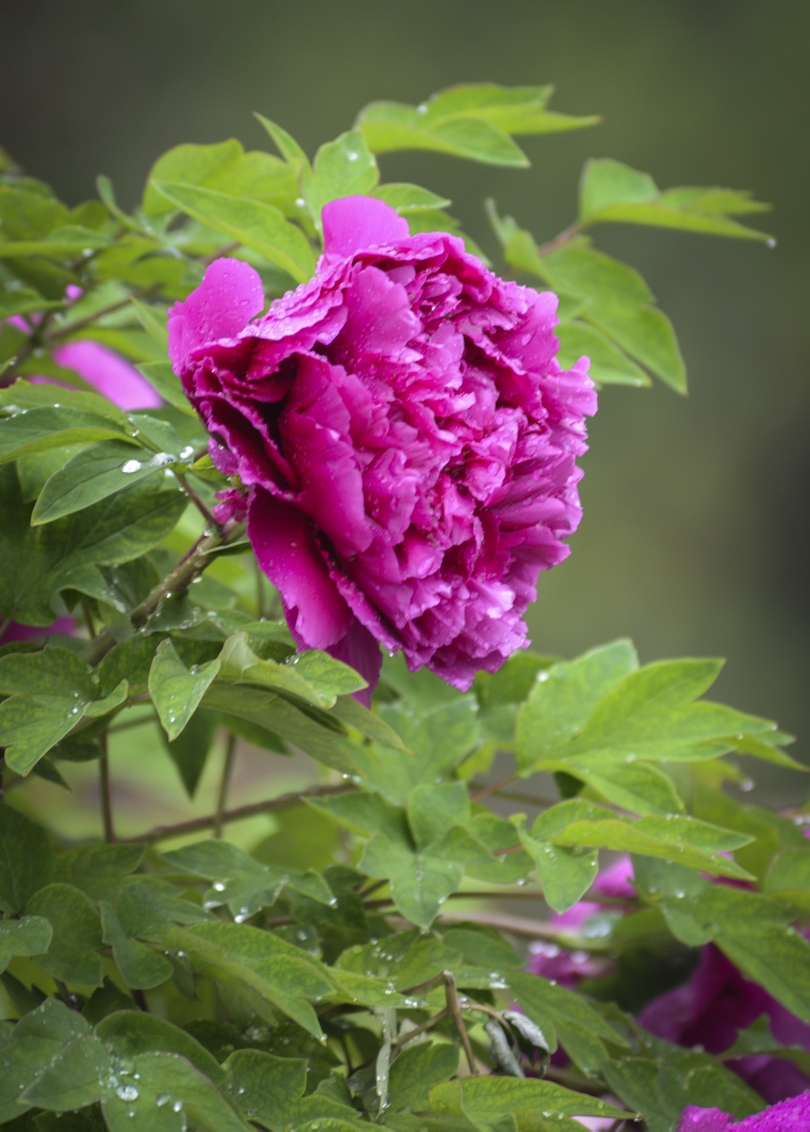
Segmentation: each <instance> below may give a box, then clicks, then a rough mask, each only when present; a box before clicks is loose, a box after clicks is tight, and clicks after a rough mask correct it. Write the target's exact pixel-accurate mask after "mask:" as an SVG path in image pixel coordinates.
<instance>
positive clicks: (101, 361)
mask: <svg viewBox="0 0 810 1132" xmlns="http://www.w3.org/2000/svg"><path fill="white" fill-rule="evenodd" d="M53 356H54V360H55V361H56V362H57V364H58V365H60V366H64V367H65V368H66V369H72V370H75V371H76V373H77V374H78V375H79V377H82V378H84V380H85V381H86V382H87V384H88V385H92V386H93V388H94V389H96V390H98V392H99V393H100V394H101V395H102V397H106V398H107V400H108V401H112V403H113V405H117V406H118V408H119V409H124V410H125V412H134V411H135V410H136V409H156V408H158V407H159V406H160V405H162V404H163V402H162V401H161V399H160V397H159V396H158V394H157V393H156V392H155V390H154V389H153V388H152V386H151V385H150V384H149V382H148V381H147V380H146V379H145V378H143V377H141V375H140V374H139V373H138V371H137V370H136V369H135V367H134V366H131V365H130V364H129V362H127V361H124V359H123V358H121V357H119V356H118V354H114V353H113V352H112V350H108V349H107V347H106V346H102V345H101V344H100V343H98V342H68V343H67V344H66V345H64V346H59V347H57V349H55V350H54V352H53ZM36 380H37V378H34V381H36ZM40 380H45V381H47V380H48V379H47V378H44V379H40Z"/></svg>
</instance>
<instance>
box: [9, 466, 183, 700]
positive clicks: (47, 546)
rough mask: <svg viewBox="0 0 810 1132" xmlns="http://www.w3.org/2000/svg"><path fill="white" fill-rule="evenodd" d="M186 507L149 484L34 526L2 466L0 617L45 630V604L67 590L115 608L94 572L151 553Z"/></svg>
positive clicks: (179, 497) (48, 611)
mask: <svg viewBox="0 0 810 1132" xmlns="http://www.w3.org/2000/svg"><path fill="white" fill-rule="evenodd" d="M185 506H186V499H185V496H184V495H183V494H182V493H181V492H180V491H177V490H175V489H171V490H163V488H162V485H161V484H159V483H152V482H151V481H149V480H147V481H145V482H144V483H140V484H134V485H133V486H131V487H128V488H125V489H124V491H122V492H120V493H119V494H118V495H116V496H115V497H110V498H108V499H104V500H101V501H100V502H99V503H95V504H93V506H92V507H88V508H86V509H85V510H84V511H80V512H77V513H76V514H75V515H72V516H65V517H64V518H62V519H58V520H56V521H55V522H53V523H48V524H47V525H46V526H45V527H41V528H36V529H33V528H31V527H30V525H29V519H30V507H27V506H26V505H25V504H24V503H23V501H22V499H21V493H20V489H19V484H18V482H17V477H16V475H15V474H14V469H13V468H3V469H0V559H2V561H3V564H4V569H3V571H2V573H0V613H2V615H3V616H6V617H13V618H15V619H16V620H19V621H22V622H24V623H26V624H35V625H49V624H51V622H52V621H53V619H54V610H53V607H52V605H51V601H52V599H53V598H54V597H55V595H56V594H57V593H59V592H60V590H63V589H67V588H71V589H75V590H78V591H79V592H80V593H85V594H88V595H89V596H92V597H96V598H98V599H99V600H101V601H107V602H108V603H109V604H111V605H113V606H114V607H116V608H118V607H120V606H121V604H122V602H121V598H120V597H119V596H117V595H116V593H115V592H114V591H113V590H112V589H111V586H110V581H109V580H108V578H107V577H106V576H105V575H104V573H103V572H102V570H101V569H100V567H102V566H112V565H117V564H119V563H123V562H127V561H130V560H132V559H134V558H138V557H140V556H141V555H142V554H145V553H146V552H147V551H148V550H151V549H152V547H154V546H156V545H157V543H159V542H160V541H161V540H162V539H163V538H165V536H166V535H167V534H169V532H170V531H171V530H172V529H173V528H174V526H175V524H176V522H177V520H178V519H179V517H180V515H181V513H182V512H183V510H184V509H185ZM126 608H127V607H126V606H124V607H123V608H122V609H121V610H120V611H121V612H126ZM116 683H117V682H116ZM115 686H116V685H113V687H115ZM109 690H110V691H112V688H111V689H109Z"/></svg>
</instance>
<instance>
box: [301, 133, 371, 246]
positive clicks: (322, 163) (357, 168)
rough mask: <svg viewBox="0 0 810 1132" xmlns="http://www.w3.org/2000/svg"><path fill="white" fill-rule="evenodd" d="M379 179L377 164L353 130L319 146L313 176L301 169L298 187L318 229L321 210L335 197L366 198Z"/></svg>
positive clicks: (360, 134)
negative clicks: (299, 185)
mask: <svg viewBox="0 0 810 1132" xmlns="http://www.w3.org/2000/svg"><path fill="white" fill-rule="evenodd" d="M379 179H380V173H379V170H378V168H377V162H376V161H375V160H374V156H373V154H372V153H371V152H370V151H369V149H368V146H367V145H366V143H365V139H364V138H363V135H362V133H360V131H359V130H352V131H350V132H348V133H345V134H341V135H340V137H338V138H335V140H334V141H332V142H327V143H326V144H325V145H322V146H321V147H320V149H319V150H318V152H317V153H316V154H315V162H314V165H313V170H312V175H311V176H310V175H309V171H308V170H307V169H306V167H304V169H303V170H302V177H301V187H302V189H303V192H304V196H305V197H306V198H307V204H308V205H309V209H310V212H311V213H312V217H313V219H314V220H315V223H316V224H317V225H318V226H320V220H321V209H322V208H323V206H324V205H325V204H328V203H329V201H331V200H337V198H338V197H348V196H367V195H368V194H369V193H370V192H371V190H372V189H373V188H374V187H375V185H376V184H377V181H378V180H379Z"/></svg>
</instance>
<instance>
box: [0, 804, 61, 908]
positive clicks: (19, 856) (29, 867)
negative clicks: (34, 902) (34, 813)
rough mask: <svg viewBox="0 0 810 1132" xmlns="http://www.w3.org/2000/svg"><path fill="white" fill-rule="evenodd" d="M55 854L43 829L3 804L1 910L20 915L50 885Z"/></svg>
mask: <svg viewBox="0 0 810 1132" xmlns="http://www.w3.org/2000/svg"><path fill="white" fill-rule="evenodd" d="M53 871H54V852H53V848H52V847H51V843H50V841H49V839H48V835H47V833H46V832H45V830H44V829H42V827H41V826H38V825H35V824H34V822H32V821H31V820H30V818H27V817H25V816H24V814H21V813H19V812H18V811H17V810H14V809H12V808H11V806H9V805H6V804H0V910H2V911H3V912H12V913H15V914H18V913H20V912H22V911H23V909H24V908H25V906H26V904H27V903H28V901H29V899H30V898H31V897H32V896H33V895H34V893H35V892H37V891H39V889H40V888H43V887H44V886H45V885H46V884H49V883H50V881H51V878H52V877H53Z"/></svg>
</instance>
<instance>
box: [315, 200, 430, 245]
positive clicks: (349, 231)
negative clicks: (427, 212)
mask: <svg viewBox="0 0 810 1132" xmlns="http://www.w3.org/2000/svg"><path fill="white" fill-rule="evenodd" d="M321 218H322V220H323V250H324V253H325V255H328V256H351V255H354V253H355V252H359V251H364V250H365V249H366V248H373V247H378V246H380V245H384V244H396V243H398V242H399V241H400V240H406V239H407V238H408V236H409V235H410V230H409V228H408V221H407V220H405V219H404V218H403V217H402V216H400V215H399V213H398V212H396V210H395V209H393V208H391V206H390V205H388V204H386V203H385V202H384V201H381V200H376V199H375V198H374V197H360V196H357V197H341V198H340V199H339V200H332V201H330V202H329V204H325V205H324V206H323V211H322V213H321Z"/></svg>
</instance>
